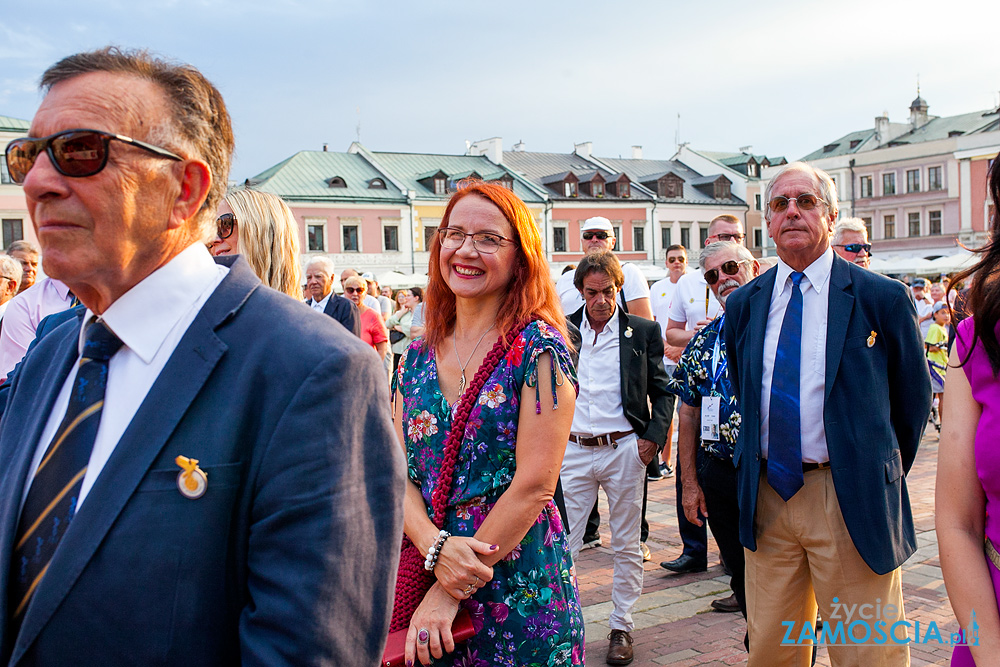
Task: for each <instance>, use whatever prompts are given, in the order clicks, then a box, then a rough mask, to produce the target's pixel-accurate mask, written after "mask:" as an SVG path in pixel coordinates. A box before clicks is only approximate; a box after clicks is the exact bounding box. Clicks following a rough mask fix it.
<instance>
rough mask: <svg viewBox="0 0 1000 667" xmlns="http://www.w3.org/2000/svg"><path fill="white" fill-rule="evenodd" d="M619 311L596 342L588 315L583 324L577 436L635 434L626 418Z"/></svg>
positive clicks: (575, 425) (578, 371) (577, 404)
mask: <svg viewBox="0 0 1000 667" xmlns="http://www.w3.org/2000/svg"><path fill="white" fill-rule="evenodd" d="M619 330H620V327H619V325H618V309H617V308H615V312H614V313H612V314H611V319H610V320H608V322H607V324H605V325H604V329H602V330H601V333H599V334H597V341H596V342H595V341H594V329H593V328H592V327H591V326H590V320H588V319H587V313H586V312H584V314H583V321H582V322H580V334H581V335H582V336H583V344H582V345H581V346H580V363H579V365H578V367H577V380H578V381H579V383H580V393H579V394H578V395H577V398H576V411H575V412H573V426H572V428H571V429H570V431H571V432H572V433H575V434H576V435H586V436H591V435H602V434H604V433H614V432H615V431H631V430H632V425H631V424H630V423H629V421H628V419H626V418H625V409H624V408H623V406H622V365H621V354H620V347H621V346H620V345H619V340H618V332H619Z"/></svg>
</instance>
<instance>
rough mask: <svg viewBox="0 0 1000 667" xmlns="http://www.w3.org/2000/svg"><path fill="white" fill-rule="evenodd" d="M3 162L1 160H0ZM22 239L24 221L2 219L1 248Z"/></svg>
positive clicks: (19, 219)
mask: <svg viewBox="0 0 1000 667" xmlns="http://www.w3.org/2000/svg"><path fill="white" fill-rule="evenodd" d="M0 162H3V160H0ZM23 239H24V221H23V220H22V219H21V218H4V219H3V247H4V248H6V247H8V246H9V245H10V244H11V243H13V242H14V241H21V240H23Z"/></svg>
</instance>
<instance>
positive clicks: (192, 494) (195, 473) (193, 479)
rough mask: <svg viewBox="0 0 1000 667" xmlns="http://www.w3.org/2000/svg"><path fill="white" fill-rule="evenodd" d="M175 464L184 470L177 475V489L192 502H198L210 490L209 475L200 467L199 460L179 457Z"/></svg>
mask: <svg viewBox="0 0 1000 667" xmlns="http://www.w3.org/2000/svg"><path fill="white" fill-rule="evenodd" d="M174 462H175V463H176V464H177V465H179V466H180V467H181V468H182V470H181V471H180V472H179V473H177V488H178V490H180V492H181V495H182V496H184V497H185V498H189V499H191V500H197V499H198V498H201V497H202V496H203V495H205V491H207V490H208V474H207V473H206V472H205V471H204V470H202V469H201V468H199V467H198V459H189V458H188V457H186V456H178V457H177V458H176V459H174Z"/></svg>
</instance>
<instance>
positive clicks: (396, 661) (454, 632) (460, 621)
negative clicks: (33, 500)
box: [382, 609, 476, 667]
mask: <svg viewBox="0 0 1000 667" xmlns="http://www.w3.org/2000/svg"><path fill="white" fill-rule="evenodd" d="M408 630H409V628H406V629H404V630H396V631H395V632H390V633H389V641H388V642H386V645H385V652H384V653H382V665H383V666H384V667H403V660H404V657H405V651H406V633H407V631H408ZM475 634H476V629H475V628H474V627H472V619H471V618H470V617H469V612H468V611H467V610H465V609H460V610H459V611H458V616H456V617H455V622H454V623H453V624H452V626H451V636H452V637H454V638H455V644H456V648H457V645H458V644H461V643H462V642H464V641H466V640H468V639H469V638H470V637H472V636H473V635H475Z"/></svg>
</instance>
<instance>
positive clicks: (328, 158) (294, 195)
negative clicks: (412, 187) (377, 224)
mask: <svg viewBox="0 0 1000 667" xmlns="http://www.w3.org/2000/svg"><path fill="white" fill-rule="evenodd" d="M335 176H339V177H340V178H342V179H344V182H345V183H346V184H347V187H346V188H331V187H330V186H329V180H330V179H331V178H333V177H335ZM375 178H379V179H382V181H383V182H384V183H385V189H371V188H369V187H368V186H369V183H371V181H372V180H373V179H375ZM250 184H251V185H253V186H254V187H256V188H257V189H259V190H262V191H264V192H270V193H272V194H276V195H278V196H280V197H282V198H283V199H287V200H290V201H303V200H309V201H323V200H327V201H330V200H335V201H369V202H373V201H374V202H385V203H395V204H405V203H406V195H405V194H404V193H402V192H400V191H399V190H398V189H397V188H396V187H395V186H393V184H392V182H391V181H390V180H389V179H388V178H387V177H386V175H385V174H383V173H381V172H380V171H379V170H378V169H375V168H374V167H373V166H371V164H369V163H368V161H367V160H365V159H364V157H362V156H361V155H356V154H353V153H335V152H331V151H301V152H299V153H296V154H295V155H293V156H292V157H290V158H288V159H287V160H285V161H283V162H279V163H278V164H276V165H274V166H273V167H271V168H270V169H267V170H265V171H263V172H261V173H259V174H257V175H256V176H254V177H253V178H251V179H250Z"/></svg>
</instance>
